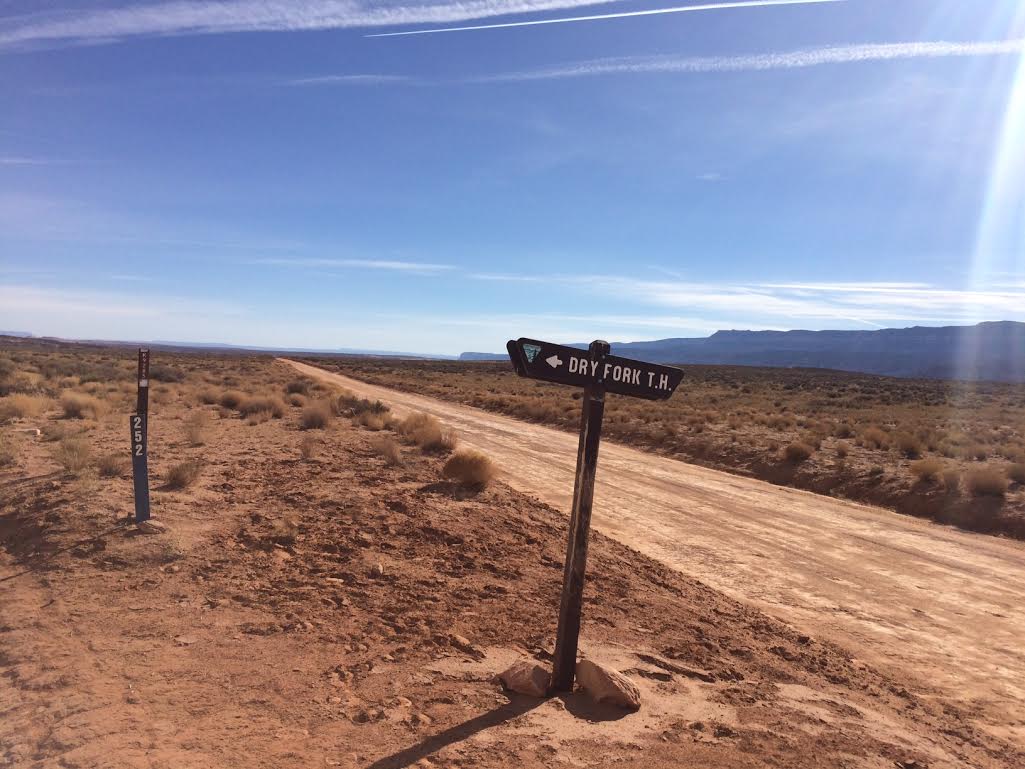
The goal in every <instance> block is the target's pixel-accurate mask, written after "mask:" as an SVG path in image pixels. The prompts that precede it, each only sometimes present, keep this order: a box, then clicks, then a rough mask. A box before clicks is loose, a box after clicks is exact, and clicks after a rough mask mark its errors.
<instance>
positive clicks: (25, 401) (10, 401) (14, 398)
mask: <svg viewBox="0 0 1025 769" xmlns="http://www.w3.org/2000/svg"><path fill="white" fill-rule="evenodd" d="M49 403H50V401H49V399H48V398H43V397H40V396H37V395H24V394H22V393H17V394H15V395H9V396H7V397H6V398H0V421H5V420H8V419H24V418H26V417H37V416H39V415H40V414H42V413H43V412H44V411H45V410H46V408H47V406H48V405H49Z"/></svg>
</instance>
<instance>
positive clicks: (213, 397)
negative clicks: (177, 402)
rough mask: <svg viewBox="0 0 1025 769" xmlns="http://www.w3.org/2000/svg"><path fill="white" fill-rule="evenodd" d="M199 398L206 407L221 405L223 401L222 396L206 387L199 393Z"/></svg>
mask: <svg viewBox="0 0 1025 769" xmlns="http://www.w3.org/2000/svg"><path fill="white" fill-rule="evenodd" d="M197 397H198V398H199V402H200V403H202V404H203V405H204V406H213V405H214V404H215V403H220V400H221V396H220V395H219V394H218V393H217V391H216V390H215V389H213V388H212V387H204V388H203V389H202V390H200V391H199V393H198V396H197Z"/></svg>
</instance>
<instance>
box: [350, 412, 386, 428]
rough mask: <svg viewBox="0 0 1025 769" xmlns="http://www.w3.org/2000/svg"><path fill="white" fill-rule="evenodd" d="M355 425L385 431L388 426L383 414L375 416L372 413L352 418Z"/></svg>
mask: <svg viewBox="0 0 1025 769" xmlns="http://www.w3.org/2000/svg"><path fill="white" fill-rule="evenodd" d="M352 421H353V423H354V424H357V425H361V426H363V427H365V428H367V429H368V430H374V431H377V430H383V429H384V428H385V427H386V426H387V424H388V420H387V417H385V416H383V415H382V414H375V413H374V412H372V411H364V412H363V413H362V414H359V415H358V416H355V417H353V418H352Z"/></svg>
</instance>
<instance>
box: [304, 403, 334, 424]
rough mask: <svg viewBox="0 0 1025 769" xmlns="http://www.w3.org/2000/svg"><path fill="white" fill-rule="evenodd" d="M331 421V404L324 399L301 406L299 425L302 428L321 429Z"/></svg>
mask: <svg viewBox="0 0 1025 769" xmlns="http://www.w3.org/2000/svg"><path fill="white" fill-rule="evenodd" d="M330 422H331V405H330V404H329V403H326V402H325V401H316V402H314V403H308V404H307V405H306V406H304V407H303V413H302V416H301V417H300V418H299V425H300V426H301V427H302V429H303V430H323V429H324V428H326V427H327V426H328V424H330Z"/></svg>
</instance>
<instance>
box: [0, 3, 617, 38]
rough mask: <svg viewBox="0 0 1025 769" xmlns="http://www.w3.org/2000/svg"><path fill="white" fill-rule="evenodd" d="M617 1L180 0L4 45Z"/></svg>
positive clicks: (90, 15)
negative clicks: (202, 0) (208, 0)
mask: <svg viewBox="0 0 1025 769" xmlns="http://www.w3.org/2000/svg"><path fill="white" fill-rule="evenodd" d="M612 1H613V0H462V1H460V0H440V1H435V2H431V1H430V0H428V1H427V2H420V3H411V4H402V3H380V2H377V3H374V2H368V1H367V0H306V2H295V1H294V0H218V1H215V2H199V0H174V1H173V2H158V3H147V4H145V5H134V6H133V5H125V6H123V7H119V8H106V9H100V10H65V11H59V12H46V13H38V14H33V15H29V16H21V17H16V18H13V19H6V20H0V47H12V46H17V45H22V44H26V43H40V42H50V43H60V42H64V43H84V42H94V43H100V44H102V43H110V42H116V41H118V40H123V39H125V38H130V37H140V36H147V35H164V36H173V35H209V34H221V33H227V32H272V31H280V32H296V31H305V30H322V29H344V28H366V27H383V26H392V25H398V24H449V23H455V22H462V21H468V20H471V19H484V18H490V17H493V16H503V15H507V14H510V15H511V14H519V13H533V12H541V11H552V10H559V9H563V8H576V7H579V6H585V5H597V4H600V3H606V2H612Z"/></svg>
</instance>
